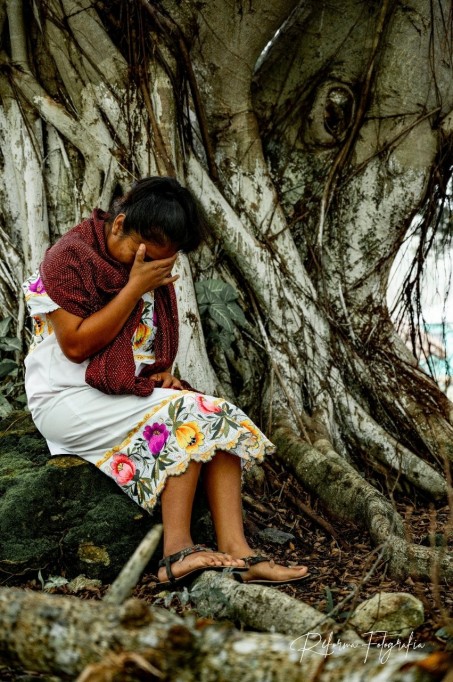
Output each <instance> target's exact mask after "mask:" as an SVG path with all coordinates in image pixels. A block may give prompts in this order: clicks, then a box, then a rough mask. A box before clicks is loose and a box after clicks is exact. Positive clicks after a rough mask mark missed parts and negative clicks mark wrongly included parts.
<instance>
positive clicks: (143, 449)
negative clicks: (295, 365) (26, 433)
mask: <svg viewBox="0 0 453 682" xmlns="http://www.w3.org/2000/svg"><path fill="white" fill-rule="evenodd" d="M23 289H24V293H25V298H26V302H27V306H28V310H29V313H30V315H31V316H32V318H33V327H34V331H33V340H32V344H31V346H30V352H29V354H28V355H27V358H26V360H25V366H26V373H25V389H26V392H27V397H28V406H29V408H30V412H31V414H32V417H33V420H34V422H35V424H36V426H37V427H38V429H39V430H40V431H41V433H42V434H43V436H44V437H45V438H46V439H47V442H48V445H49V449H50V452H51V454H52V455H59V454H71V455H78V456H79V457H83V458H84V459H86V460H88V461H90V462H92V463H94V464H96V466H98V467H99V468H100V469H101V470H102V471H104V472H105V473H106V474H107V475H109V476H111V477H113V478H114V479H115V480H116V482H117V483H118V485H119V486H121V488H122V489H123V490H124V492H126V493H127V494H128V495H129V496H130V497H132V499H134V500H135V501H136V502H137V503H138V504H140V505H141V506H142V507H143V508H145V509H147V510H148V511H151V510H152V508H153V507H154V505H155V504H156V502H157V500H158V496H159V494H160V493H161V492H162V490H163V488H164V486H165V481H166V479H167V476H169V475H170V476H172V475H173V476H174V475H177V474H180V473H182V472H184V471H185V470H186V468H187V466H188V464H189V462H190V461H191V460H192V459H193V460H195V461H198V462H206V461H209V460H210V459H211V458H212V457H213V456H214V455H215V453H216V451H218V450H224V451H227V452H230V453H232V454H235V455H237V456H238V457H240V458H241V460H242V464H243V466H246V467H248V466H250V465H251V464H252V463H253V461H254V460H256V461H262V459H263V457H264V455H265V454H268V453H270V452H272V451H273V450H274V446H273V445H272V443H271V442H270V441H269V440H268V439H267V438H266V436H264V434H263V433H261V431H260V430H259V429H258V428H257V427H256V426H255V425H254V424H253V423H252V422H251V421H250V420H249V419H248V418H247V416H246V415H245V413H244V412H242V410H240V409H239V408H238V407H236V406H235V405H233V404H231V403H229V402H228V401H226V400H224V399H222V398H215V397H212V396H205V395H201V394H199V393H195V392H193V391H177V390H174V389H167V388H155V389H154V391H153V392H152V394H151V395H150V396H148V397H146V398H143V397H139V396H134V395H107V394H106V393H102V392H101V391H98V390H97V389H95V388H92V387H91V386H89V385H88V384H87V383H86V381H85V370H86V368H87V366H88V362H89V361H88V360H86V361H85V362H82V363H80V364H77V363H74V362H71V361H70V360H68V359H67V358H66V356H65V355H64V354H63V352H62V350H61V348H60V346H59V344H58V341H57V339H56V336H55V334H54V333H53V329H52V324H51V321H50V318H49V317H48V313H50V312H52V311H54V310H56V309H57V308H58V307H59V306H58V305H57V304H56V303H55V302H54V301H52V299H51V298H50V297H49V296H48V294H47V293H46V291H45V289H44V286H43V283H42V280H41V278H40V275H39V272H36V273H35V274H34V275H32V276H31V277H30V278H29V279H28V280H26V282H24V285H23ZM143 299H144V306H143V312H142V317H141V320H140V323H139V324H138V326H137V328H136V330H135V333H134V336H133V338H132V339H131V343H132V346H133V352H134V359H135V365H136V374H138V372H139V371H140V369H141V368H142V367H143V363H145V364H150V363H153V362H154V355H153V342H154V337H155V333H156V326H157V324H158V321H157V320H156V319H155V316H154V295H153V292H151V293H148V294H145V296H144V297H143Z"/></svg>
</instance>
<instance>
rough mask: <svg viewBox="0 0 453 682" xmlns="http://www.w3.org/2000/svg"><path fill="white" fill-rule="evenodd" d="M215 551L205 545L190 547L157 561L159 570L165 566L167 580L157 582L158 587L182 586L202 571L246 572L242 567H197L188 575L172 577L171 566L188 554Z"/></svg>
mask: <svg viewBox="0 0 453 682" xmlns="http://www.w3.org/2000/svg"><path fill="white" fill-rule="evenodd" d="M214 551H215V550H213V549H211V548H210V547H206V545H192V547H186V548H185V549H182V550H181V551H180V552H175V554H170V555H169V556H166V557H164V558H163V559H161V560H160V561H159V568H161V567H162V566H165V569H166V571H167V577H168V580H166V581H165V582H159V583H158V585H159V587H170V586H175V585H183V584H185V583H188V582H190V581H191V580H194V578H195V577H196V575H198V574H200V573H203V571H224V570H225V569H226V570H227V571H229V572H231V573H232V572H233V571H238V572H240V571H246V570H247V568H246V567H245V566H244V567H242V566H227V565H220V566H199V567H198V568H193V569H192V570H191V571H189V572H188V573H184V575H181V576H180V577H179V578H175V576H174V575H173V571H172V570H171V565H172V564H174V563H176V562H177V561H182V560H183V559H185V557H186V556H189V555H190V554H194V553H195V552H214Z"/></svg>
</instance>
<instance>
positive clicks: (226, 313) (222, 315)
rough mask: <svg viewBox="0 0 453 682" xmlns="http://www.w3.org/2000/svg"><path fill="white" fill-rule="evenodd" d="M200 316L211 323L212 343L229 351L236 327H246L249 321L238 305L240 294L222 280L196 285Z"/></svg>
mask: <svg viewBox="0 0 453 682" xmlns="http://www.w3.org/2000/svg"><path fill="white" fill-rule="evenodd" d="M195 293H196V295H197V302H198V308H199V310H200V315H201V316H202V318H204V319H205V320H206V319H207V320H209V321H210V322H211V325H210V326H211V332H210V333H209V332H208V337H209V339H210V340H211V341H214V342H218V343H220V345H221V347H222V348H223V349H224V350H229V349H230V347H231V344H232V342H233V340H234V328H235V326H236V325H239V326H241V327H245V326H246V324H247V321H246V319H245V315H244V313H243V311H242V308H240V306H239V305H238V303H237V299H238V292H237V291H236V289H235V288H234V287H233V286H231V284H229V283H228V282H224V281H223V280H221V279H204V280H202V281H201V282H197V283H196V284H195Z"/></svg>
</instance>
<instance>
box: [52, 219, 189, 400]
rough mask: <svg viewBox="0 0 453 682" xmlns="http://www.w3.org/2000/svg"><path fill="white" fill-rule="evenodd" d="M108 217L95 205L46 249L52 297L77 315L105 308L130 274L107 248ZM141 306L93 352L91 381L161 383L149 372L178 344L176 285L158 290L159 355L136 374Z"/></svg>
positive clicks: (127, 385)
mask: <svg viewBox="0 0 453 682" xmlns="http://www.w3.org/2000/svg"><path fill="white" fill-rule="evenodd" d="M107 218H108V214H107V213H104V212H103V211H101V210H100V209H95V210H94V211H93V213H92V214H91V216H90V218H87V219H86V220H84V221H83V222H81V223H80V224H79V225H76V227H74V228H73V229H72V230H70V231H69V232H67V233H66V234H65V235H63V237H61V238H60V239H59V240H58V241H57V243H56V244H55V245H54V246H52V247H51V248H50V249H48V250H47V252H46V254H45V256H44V260H43V262H42V264H41V267H40V272H41V278H42V281H43V284H44V287H45V289H46V291H47V293H48V294H49V296H50V298H51V299H52V300H53V301H55V303H57V304H58V305H59V306H60V307H61V308H63V309H64V310H67V311H68V312H69V313H72V314H73V315H77V316H78V317H83V318H86V317H89V316H90V315H92V314H93V313H95V312H96V311H97V310H100V309H101V308H103V307H104V306H105V305H106V304H107V303H108V302H109V301H110V300H111V299H112V298H113V297H114V296H116V294H118V293H119V291H120V290H121V289H122V288H123V287H124V286H125V284H126V283H127V281H128V279H129V271H130V270H129V268H128V267H127V266H126V265H124V264H123V263H119V262H118V261H116V260H114V259H113V258H111V256H110V255H109V253H108V251H107V247H106V240H105V233H104V226H105V222H106V220H107ZM142 309H143V301H142V300H140V301H139V302H138V303H137V305H136V306H135V308H134V310H133V311H132V313H131V315H130V317H129V318H128V320H127V321H126V323H125V325H124V327H123V329H122V330H121V331H120V333H119V334H118V336H117V337H116V338H115V339H113V341H111V342H110V343H109V344H108V345H107V346H105V347H104V348H102V349H101V350H100V351H99V352H98V353H96V354H95V355H93V356H92V357H91V358H90V361H89V364H88V367H87V370H86V374H85V379H86V382H87V383H88V384H89V385H90V386H93V387H94V388H97V389H98V390H100V391H103V392H104V393H108V394H135V395H138V396H147V395H150V394H151V393H152V391H153V389H154V387H155V386H160V385H161V382H155V381H153V380H152V379H150V378H149V375H150V374H154V373H156V372H162V371H164V370H167V369H168V368H169V367H171V365H172V363H173V361H174V359H175V356H176V351H177V349H178V310H177V305H176V296H175V290H174V288H173V285H172V284H169V285H166V286H161V287H159V288H158V289H155V291H154V309H155V312H156V316H157V321H158V326H157V331H156V337H155V341H154V353H155V358H156V360H155V362H154V364H153V365H147V366H146V367H145V368H144V369H142V370H141V372H140V375H139V376H135V362H134V355H133V349H132V337H133V334H134V332H135V329H136V327H137V325H138V323H139V322H140V318H141V314H142ZM184 383H185V382H184ZM186 386H188V384H186Z"/></svg>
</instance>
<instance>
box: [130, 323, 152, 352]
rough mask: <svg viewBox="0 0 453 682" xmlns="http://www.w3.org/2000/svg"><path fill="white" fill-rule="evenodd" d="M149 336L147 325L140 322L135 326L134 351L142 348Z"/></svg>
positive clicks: (149, 331)
mask: <svg viewBox="0 0 453 682" xmlns="http://www.w3.org/2000/svg"><path fill="white" fill-rule="evenodd" d="M150 336H151V327H148V325H146V324H143V322H140V323H139V324H138V325H137V328H136V330H135V334H134V341H133V344H134V350H138V349H139V348H142V347H143V346H144V345H145V343H146V342H147V341H148V339H149V337H150Z"/></svg>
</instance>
